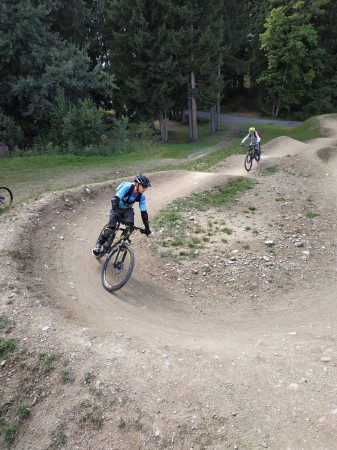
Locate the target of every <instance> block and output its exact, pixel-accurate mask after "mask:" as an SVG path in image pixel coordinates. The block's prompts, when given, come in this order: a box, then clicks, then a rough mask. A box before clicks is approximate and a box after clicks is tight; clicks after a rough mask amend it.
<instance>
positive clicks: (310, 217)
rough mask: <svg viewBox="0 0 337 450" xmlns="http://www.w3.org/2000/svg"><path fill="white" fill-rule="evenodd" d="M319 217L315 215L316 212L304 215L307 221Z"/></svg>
mask: <svg viewBox="0 0 337 450" xmlns="http://www.w3.org/2000/svg"><path fill="white" fill-rule="evenodd" d="M319 215H320V214H319V213H316V212H313V211H308V212H307V213H306V216H307V218H308V219H315V217H318V216H319Z"/></svg>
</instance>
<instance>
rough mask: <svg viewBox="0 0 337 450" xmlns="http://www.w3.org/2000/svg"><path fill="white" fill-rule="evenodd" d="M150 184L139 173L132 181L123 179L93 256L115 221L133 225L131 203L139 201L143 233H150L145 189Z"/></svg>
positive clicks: (107, 237)
mask: <svg viewBox="0 0 337 450" xmlns="http://www.w3.org/2000/svg"><path fill="white" fill-rule="evenodd" d="M150 186H151V183H150V180H149V179H148V177H146V176H145V175H143V174H141V173H139V174H138V175H136V178H135V179H134V182H133V183H131V182H128V181H124V182H122V183H121V184H120V185H119V186H118V188H117V192H116V194H115V196H114V197H113V198H112V200H111V204H112V208H111V210H110V218H109V222H108V224H107V225H106V226H105V227H104V229H103V231H102V233H101V234H100V236H99V237H98V239H97V243H96V247H95V248H94V249H93V250H92V254H93V255H94V256H99V255H100V253H101V247H102V245H103V244H104V243H105V242H106V241H107V240H108V239H109V237H110V236H111V234H112V233H113V232H114V230H115V227H116V223H117V222H120V221H121V220H123V221H124V222H125V223H126V224H129V225H134V218H135V213H134V210H133V204H134V203H135V202H139V209H140V213H141V216H142V220H143V224H144V227H145V234H146V235H147V236H149V235H150V234H151V230H150V225H149V216H148V213H147V210H146V198H145V191H146V189H147V188H148V187H150Z"/></svg>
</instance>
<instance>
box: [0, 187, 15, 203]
mask: <svg viewBox="0 0 337 450" xmlns="http://www.w3.org/2000/svg"><path fill="white" fill-rule="evenodd" d="M12 201H13V193H12V191H11V190H10V189H8V188H7V187H5V186H0V208H5V207H6V206H8V205H10V204H11V203H12Z"/></svg>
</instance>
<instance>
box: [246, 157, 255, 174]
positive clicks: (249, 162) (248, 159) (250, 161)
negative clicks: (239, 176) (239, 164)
mask: <svg viewBox="0 0 337 450" xmlns="http://www.w3.org/2000/svg"><path fill="white" fill-rule="evenodd" d="M252 164H253V159H252V155H251V154H250V153H247V155H246V157H245V169H246V170H247V172H249V171H250V169H251V168H252Z"/></svg>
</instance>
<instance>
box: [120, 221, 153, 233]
mask: <svg viewBox="0 0 337 450" xmlns="http://www.w3.org/2000/svg"><path fill="white" fill-rule="evenodd" d="M119 223H120V224H121V225H126V226H127V227H130V228H132V231H133V230H138V231H140V232H141V234H146V231H145V228H140V227H136V225H131V224H129V223H127V222H125V221H124V220H120V222H119Z"/></svg>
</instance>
